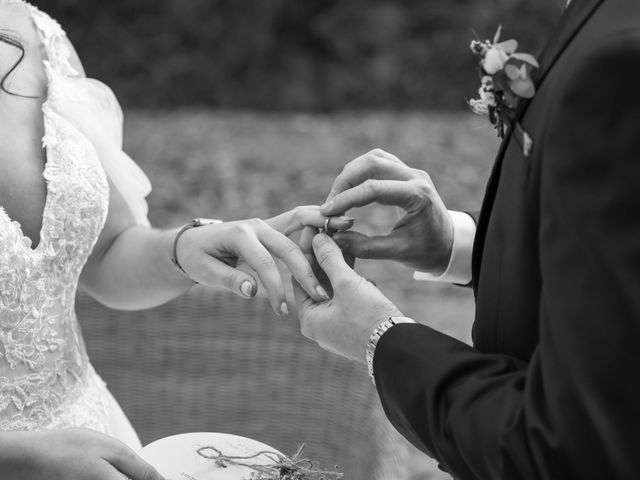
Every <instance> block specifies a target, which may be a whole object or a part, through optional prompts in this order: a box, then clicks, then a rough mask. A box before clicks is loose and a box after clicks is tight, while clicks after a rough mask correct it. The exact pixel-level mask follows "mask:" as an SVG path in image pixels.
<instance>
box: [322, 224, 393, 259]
mask: <svg viewBox="0 0 640 480" xmlns="http://www.w3.org/2000/svg"><path fill="white" fill-rule="evenodd" d="M333 240H334V241H335V242H336V243H337V244H338V246H339V247H340V248H342V249H344V250H346V251H347V252H349V253H350V254H352V255H354V256H356V257H357V258H365V259H374V258H375V259H393V258H394V257H395V256H396V254H397V250H398V245H399V243H398V239H397V238H394V235H393V234H391V235H384V236H375V237H369V236H367V235H364V234H362V233H360V232H354V231H351V232H339V233H336V234H335V235H334V236H333Z"/></svg>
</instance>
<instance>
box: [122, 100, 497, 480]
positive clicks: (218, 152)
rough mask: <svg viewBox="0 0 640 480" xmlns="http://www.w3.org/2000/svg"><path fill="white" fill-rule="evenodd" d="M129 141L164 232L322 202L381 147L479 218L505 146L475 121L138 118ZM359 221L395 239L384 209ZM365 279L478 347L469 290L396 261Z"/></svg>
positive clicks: (421, 470)
mask: <svg viewBox="0 0 640 480" xmlns="http://www.w3.org/2000/svg"><path fill="white" fill-rule="evenodd" d="M125 132H126V133H125V147H126V150H127V151H128V152H129V154H130V155H131V156H132V157H133V158H135V159H136V161H137V162H138V163H139V164H140V165H141V166H142V168H143V169H144V170H145V171H146V172H147V174H148V175H149V177H150V179H151V181H152V183H153V185H154V191H153V192H152V194H151V195H150V197H149V204H150V218H151V221H152V224H153V225H154V226H158V227H170V226H171V227H173V226H176V225H179V224H182V223H185V222H186V221H187V220H188V219H189V218H192V217H194V216H205V217H219V218H224V219H228V220H229V219H240V218H249V217H261V218H267V217H269V216H272V215H275V214H278V213H280V212H282V211H284V210H287V209H291V208H293V207H295V206H296V205H300V204H319V203H322V202H323V200H324V198H325V196H326V194H327V192H328V190H329V188H330V186H331V183H332V181H333V179H334V178H335V176H336V175H337V173H338V172H339V171H340V170H341V168H342V167H343V165H344V164H345V163H346V162H348V161H349V160H351V159H353V158H355V157H357V156H359V155H361V154H363V153H365V152H366V151H368V150H370V149H372V148H374V147H379V148H383V149H385V150H388V151H390V152H392V153H394V154H396V155H397V156H398V157H399V158H401V159H402V160H403V161H404V162H405V163H407V164H409V165H411V166H413V167H416V168H420V169H424V170H426V171H427V172H429V173H430V175H431V177H432V178H433V180H434V183H435V184H436V186H437V187H438V190H439V192H440V193H441V195H442V197H443V198H444V200H445V203H446V204H447V205H448V207H449V208H452V209H470V210H473V209H478V208H479V205H480V201H481V198H482V194H483V189H484V185H485V182H486V179H487V176H488V173H489V169H490V166H491V163H492V159H493V155H494V154H495V151H496V150H497V146H498V143H497V139H496V138H495V134H494V133H493V131H492V130H491V129H490V127H489V125H488V122H486V120H485V119H482V118H478V117H475V116H472V115H471V114H466V113H415V114H413V113H403V114H400V113H397V114H396V113H363V114H355V113H354V114H339V115H327V116H323V115H303V114H291V115H287V114H262V113H260V114H259V113H252V112H246V113H243V112H225V111H204V110H203V111H194V110H185V111H166V112H162V111H160V112H159V111H153V112H147V111H134V112H129V113H128V115H127V117H126V123H125ZM352 214H354V216H355V217H356V219H357V220H356V226H355V228H356V229H359V230H361V231H366V232H369V233H371V232H378V233H380V232H385V231H388V230H389V229H390V228H391V226H392V225H393V223H394V221H395V220H396V219H397V218H398V212H397V211H396V210H395V209H393V208H384V207H381V206H372V207H367V208H363V209H358V210H357V211H355V212H352ZM357 270H358V271H360V272H361V273H362V274H363V275H364V276H366V277H367V278H370V279H373V280H374V281H375V282H376V283H377V285H378V287H379V288H380V289H381V290H382V291H383V292H384V293H385V294H386V295H387V296H388V297H390V298H391V299H392V300H393V301H394V302H395V303H396V305H398V306H399V307H400V309H401V310H402V311H403V312H404V313H405V314H406V315H408V316H411V317H413V318H416V319H417V320H420V321H422V322H424V323H427V324H429V325H432V326H434V327H435V328H437V329H439V330H441V331H444V332H445V333H447V334H449V335H453V336H455V337H457V338H459V339H461V340H463V341H469V336H470V333H469V332H470V324H471V321H472V318H473V298H472V294H471V292H470V291H469V290H467V289H462V288H458V287H454V286H450V285H439V284H425V283H421V282H415V281H414V280H413V279H412V278H411V271H409V270H408V269H406V268H404V267H402V266H398V265H396V264H393V263H389V262H381V261H367V262H364V261H361V262H359V263H358V265H357ZM164 368H171V367H170V366H169V365H165V366H164ZM175 375H176V378H177V376H179V375H180V373H179V371H178V370H176V373H175ZM134 423H135V419H134ZM412 470H413V472H414V477H415V478H416V479H418V478H421V479H424V478H434V479H435V478H441V477H440V474H439V472H438V471H437V470H435V469H434V466H433V463H432V462H431V461H429V460H428V459H427V458H426V457H425V456H423V455H422V454H420V453H418V452H415V453H414V454H413V455H412Z"/></svg>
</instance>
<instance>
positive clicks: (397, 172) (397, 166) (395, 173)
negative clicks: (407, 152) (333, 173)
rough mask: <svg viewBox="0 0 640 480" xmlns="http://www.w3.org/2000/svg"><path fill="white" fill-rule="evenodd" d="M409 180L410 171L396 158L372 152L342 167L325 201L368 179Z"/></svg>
mask: <svg viewBox="0 0 640 480" xmlns="http://www.w3.org/2000/svg"><path fill="white" fill-rule="evenodd" d="M411 178H413V174H412V169H411V168H410V167H408V166H407V165H405V164H404V163H402V162H401V161H400V160H399V159H398V158H397V157H395V156H394V155H391V154H390V153H387V152H385V151H384V150H380V149H376V150H372V151H371V152H368V153H366V154H365V155H362V156H361V157H358V158H356V159H355V160H352V161H351V162H349V163H348V164H347V165H346V166H345V167H344V169H343V170H342V172H341V173H340V174H339V175H338V176H337V177H336V179H335V180H334V182H333V186H332V187H331V191H330V192H329V196H328V197H327V201H329V200H331V199H332V198H333V197H335V196H336V195H337V194H339V193H341V192H344V191H345V190H348V189H350V188H352V187H354V186H356V185H360V184H361V183H363V182H365V181H366V180H369V179H377V180H409V179H411Z"/></svg>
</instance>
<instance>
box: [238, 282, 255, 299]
mask: <svg viewBox="0 0 640 480" xmlns="http://www.w3.org/2000/svg"><path fill="white" fill-rule="evenodd" d="M240 291H241V292H242V294H243V295H244V296H245V297H248V298H250V297H251V296H252V294H253V284H252V283H251V282H250V281H249V280H245V281H244V282H242V285H240Z"/></svg>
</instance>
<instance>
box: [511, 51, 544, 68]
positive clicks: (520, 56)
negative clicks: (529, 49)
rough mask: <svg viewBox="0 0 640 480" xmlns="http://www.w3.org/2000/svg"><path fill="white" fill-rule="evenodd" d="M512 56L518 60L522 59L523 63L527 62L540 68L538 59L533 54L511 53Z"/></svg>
mask: <svg viewBox="0 0 640 480" xmlns="http://www.w3.org/2000/svg"><path fill="white" fill-rule="evenodd" d="M511 57H512V58H517V59H518V60H522V61H523V62H524V63H528V64H529V65H531V66H532V67H536V68H540V65H539V64H538V60H536V57H534V56H533V55H529V54H528V53H512V54H511Z"/></svg>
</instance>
